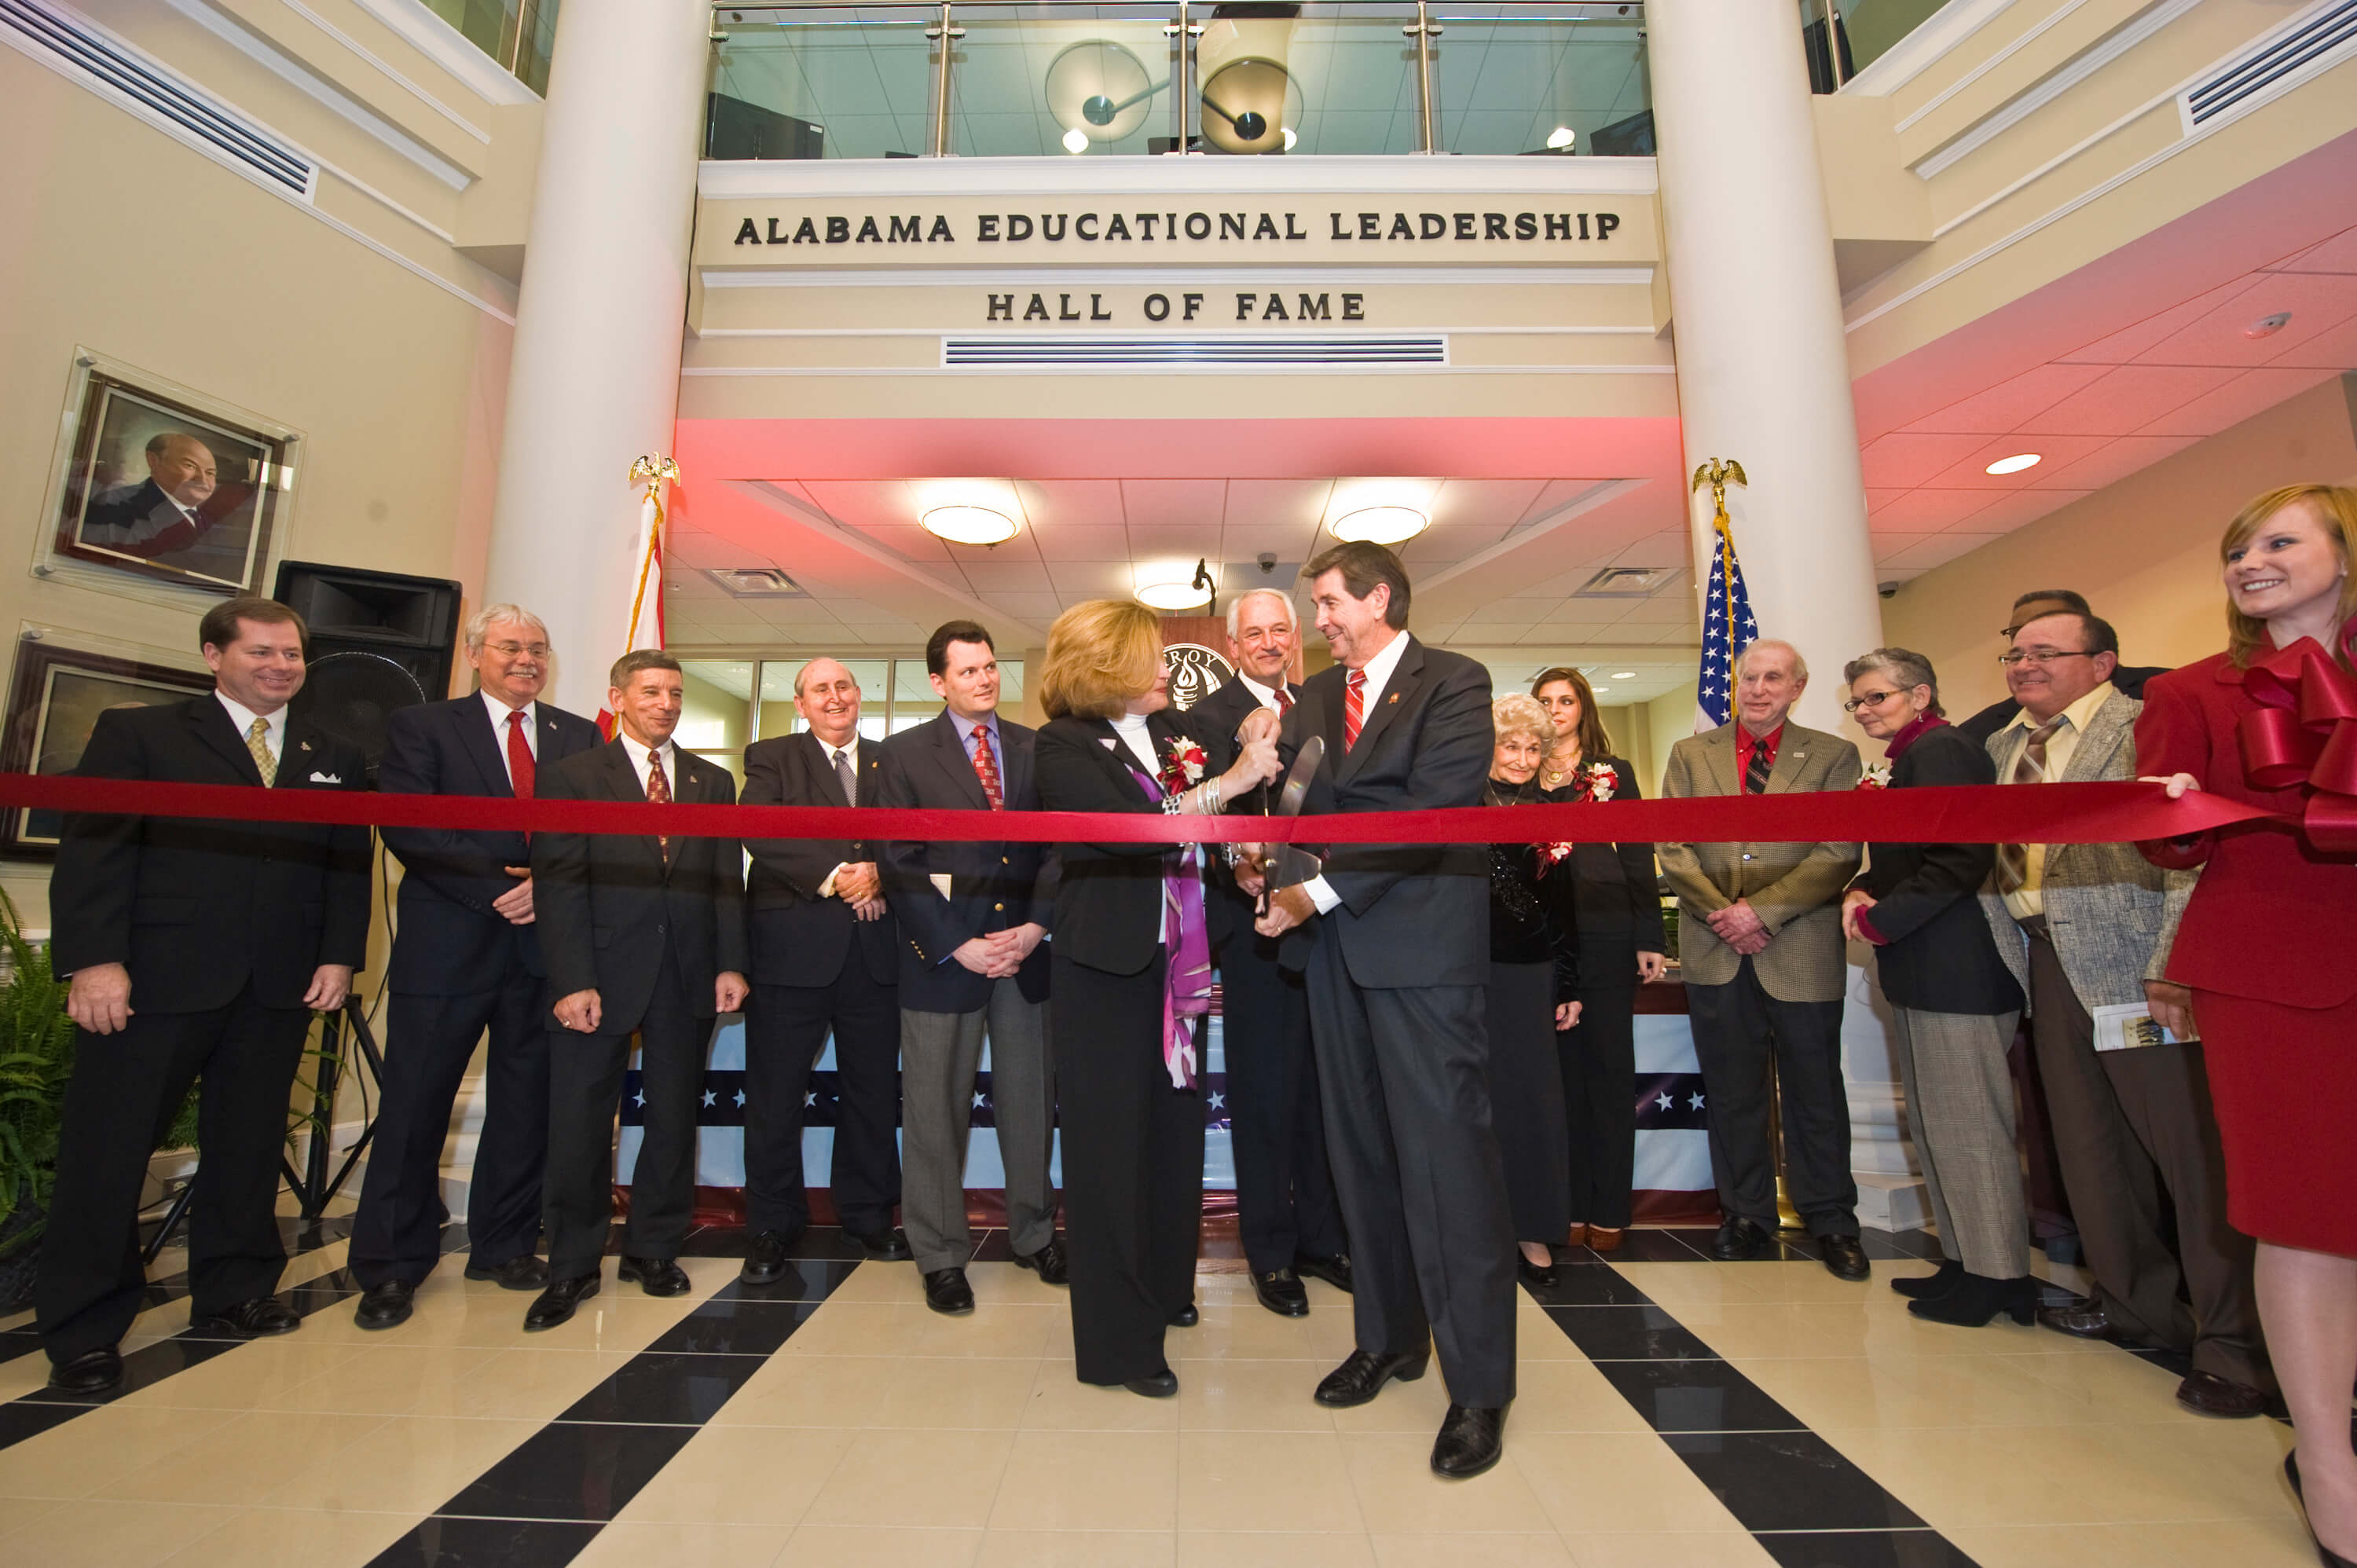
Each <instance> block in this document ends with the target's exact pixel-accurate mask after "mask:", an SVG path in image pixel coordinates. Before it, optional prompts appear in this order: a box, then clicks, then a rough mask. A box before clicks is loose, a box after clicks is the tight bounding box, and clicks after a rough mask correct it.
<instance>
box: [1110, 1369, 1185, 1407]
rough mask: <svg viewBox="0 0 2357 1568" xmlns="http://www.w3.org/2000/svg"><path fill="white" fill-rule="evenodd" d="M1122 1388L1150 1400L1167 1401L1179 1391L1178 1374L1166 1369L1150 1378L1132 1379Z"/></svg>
mask: <svg viewBox="0 0 2357 1568" xmlns="http://www.w3.org/2000/svg"><path fill="white" fill-rule="evenodd" d="M1121 1386H1122V1387H1123V1388H1125V1389H1127V1390H1128V1391H1130V1392H1131V1393H1134V1394H1143V1395H1145V1396H1146V1398H1147V1399H1150V1400H1167V1399H1168V1398H1169V1397H1170V1396H1171V1395H1173V1394H1175V1393H1177V1392H1178V1391H1179V1374H1178V1373H1176V1372H1174V1371H1172V1370H1171V1369H1169V1368H1168V1367H1165V1368H1163V1369H1161V1370H1160V1371H1158V1372H1157V1373H1155V1374H1154V1375H1153V1376H1152V1377H1150V1378H1132V1379H1130V1380H1128V1381H1127V1382H1125V1383H1124V1384H1122V1385H1121Z"/></svg>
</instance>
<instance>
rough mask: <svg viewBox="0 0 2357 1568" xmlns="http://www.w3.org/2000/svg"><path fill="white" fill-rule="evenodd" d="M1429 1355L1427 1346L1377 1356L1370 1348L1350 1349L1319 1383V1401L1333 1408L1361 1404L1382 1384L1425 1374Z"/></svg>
mask: <svg viewBox="0 0 2357 1568" xmlns="http://www.w3.org/2000/svg"><path fill="white" fill-rule="evenodd" d="M1430 1359H1432V1350H1431V1348H1430V1347H1428V1346H1427V1347H1425V1348H1419V1349H1415V1350H1409V1351H1405V1352H1403V1353H1401V1354H1399V1355H1396V1356H1378V1355H1376V1354H1375V1353H1374V1352H1373V1351H1372V1350H1353V1351H1351V1353H1350V1355H1349V1356H1347V1357H1345V1358H1344V1359H1343V1361H1342V1364H1341V1365H1340V1366H1339V1367H1337V1368H1335V1369H1333V1370H1332V1371H1330V1372H1329V1373H1327V1374H1326V1376H1325V1378H1324V1380H1321V1381H1320V1382H1319V1383H1318V1392H1317V1395H1316V1398H1317V1401H1318V1403H1319V1404H1322V1405H1326V1406H1328V1407H1329V1408H1331V1409H1334V1410H1348V1409H1350V1408H1351V1406H1352V1405H1361V1404H1364V1403H1366V1402H1368V1401H1369V1400H1371V1399H1373V1398H1374V1397H1375V1396H1376V1395H1377V1394H1379V1393H1381V1392H1383V1385H1384V1384H1385V1383H1387V1382H1390V1381H1391V1380H1393V1379H1394V1378H1397V1379H1398V1380H1400V1381H1401V1382H1404V1383H1412V1382H1414V1381H1415V1380H1416V1379H1418V1378H1420V1377H1422V1376H1424V1369H1425V1365H1426V1362H1428V1361H1429V1360H1430Z"/></svg>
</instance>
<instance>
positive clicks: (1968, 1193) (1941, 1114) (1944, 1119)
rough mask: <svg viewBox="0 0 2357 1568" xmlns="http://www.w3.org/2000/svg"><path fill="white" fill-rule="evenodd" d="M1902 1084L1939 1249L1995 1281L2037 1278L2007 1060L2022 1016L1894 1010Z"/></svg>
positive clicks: (1893, 1016) (1894, 1029) (1894, 1031)
mask: <svg viewBox="0 0 2357 1568" xmlns="http://www.w3.org/2000/svg"><path fill="white" fill-rule="evenodd" d="M1891 1015H1892V1019H1891V1021H1892V1024H1893V1026H1894V1027H1893V1035H1894V1038H1893V1041H1892V1043H1893V1044H1894V1045H1896V1046H1897V1047H1899V1048H1898V1050H1897V1051H1896V1052H1895V1053H1894V1054H1895V1055H1897V1057H1898V1058H1899V1079H1900V1083H1902V1084H1903V1085H1905V1086H1906V1090H1907V1121H1908V1123H1909V1125H1910V1127H1912V1128H1913V1130H1914V1133H1915V1154H1916V1157H1917V1158H1918V1159H1920V1160H1921V1161H1922V1163H1923V1185H1924V1187H1926V1188H1928V1189H1929V1191H1930V1193H1931V1198H1932V1219H1935V1220H1937V1221H1938V1222H1939V1226H1940V1245H1941V1246H1942V1248H1943V1249H1944V1250H1945V1251H1946V1252H1947V1254H1948V1256H1950V1257H1952V1258H1953V1259H1955V1260H1956V1261H1957V1262H1960V1263H1962V1264H1964V1268H1965V1270H1966V1271H1967V1272H1969V1273H1975V1274H1979V1275H1982V1276H1983V1277H1985V1278H1987V1279H1993V1280H2011V1279H2018V1278H2020V1277H2021V1276H2022V1275H2024V1274H2026V1273H2029V1207H2028V1205H2027V1203H2026V1202H2025V1200H2024V1199H2023V1197H2022V1193H2021V1156H2020V1154H2019V1153H2018V1151H2017V1150H2016V1149H2015V1147H2014V1142H2013V1074H2012V1072H2011V1071H2010V1070H2009V1069H2007V1066H2006V1052H2007V1050H2008V1049H2009V1048H2011V1047H2012V1045H2013V1033H2014V1027H2015V1026H2016V1025H2017V1024H2018V1023H2019V1022H2020V1018H2021V1015H2019V1014H2018V1013H2001V1014H1997V1015H1995V1016H1990V1015H1985V1014H1972V1013H1927V1012H1923V1011H1921V1009H1919V1008H1914V1007H1894V1008H1892V1009H1891Z"/></svg>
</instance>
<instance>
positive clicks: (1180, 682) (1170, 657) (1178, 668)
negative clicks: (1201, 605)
mask: <svg viewBox="0 0 2357 1568" xmlns="http://www.w3.org/2000/svg"><path fill="white" fill-rule="evenodd" d="M1162 666H1163V668H1164V669H1166V670H1168V671H1170V705H1171V706H1172V707H1174V708H1177V709H1178V710H1179V711H1180V712H1181V713H1184V712H1185V711H1186V710H1187V709H1189V708H1191V707H1193V706H1194V705H1195V704H1196V703H1200V702H1201V701H1202V700H1203V699H1204V698H1205V697H1208V696H1210V695H1211V693H1214V692H1216V691H1218V690H1219V689H1220V688H1221V687H1222V686H1223V685H1225V684H1227V681H1228V677H1229V676H1231V675H1233V674H1234V673H1235V672H1236V667H1235V666H1234V665H1232V664H1231V663H1229V662H1228V661H1227V660H1225V659H1223V658H1222V657H1221V656H1220V655H1219V654H1218V653H1216V652H1214V651H1213V650H1211V649H1208V648H1206V647H1204V646H1203V645H1202V644H1201V643H1200V642H1174V643H1171V644H1169V645H1168V646H1167V647H1165V648H1164V649H1163V650H1162Z"/></svg>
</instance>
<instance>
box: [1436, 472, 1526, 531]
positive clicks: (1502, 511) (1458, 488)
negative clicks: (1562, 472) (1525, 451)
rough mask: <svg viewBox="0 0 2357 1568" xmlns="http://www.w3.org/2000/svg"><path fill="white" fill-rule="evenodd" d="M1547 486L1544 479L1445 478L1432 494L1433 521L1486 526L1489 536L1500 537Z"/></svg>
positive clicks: (1438, 524) (1455, 525)
mask: <svg viewBox="0 0 2357 1568" xmlns="http://www.w3.org/2000/svg"><path fill="white" fill-rule="evenodd" d="M1546 488H1547V481H1546V480H1544V479H1448V480H1446V481H1444V482H1443V483H1442V484H1441V487H1440V492H1439V494H1437V496H1435V497H1434V498H1433V501H1432V524H1433V526H1434V527H1435V528H1486V529H1489V530H1491V537H1492V538H1497V539H1502V538H1504V537H1505V534H1506V531H1507V530H1508V529H1510V528H1512V526H1513V525H1514V524H1515V523H1517V522H1519V521H1522V519H1523V516H1524V514H1525V513H1527V512H1528V511H1529V510H1530V508H1531V503H1532V502H1534V501H1535V500H1536V499H1538V496H1539V492H1540V491H1542V490H1544V489H1546Z"/></svg>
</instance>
